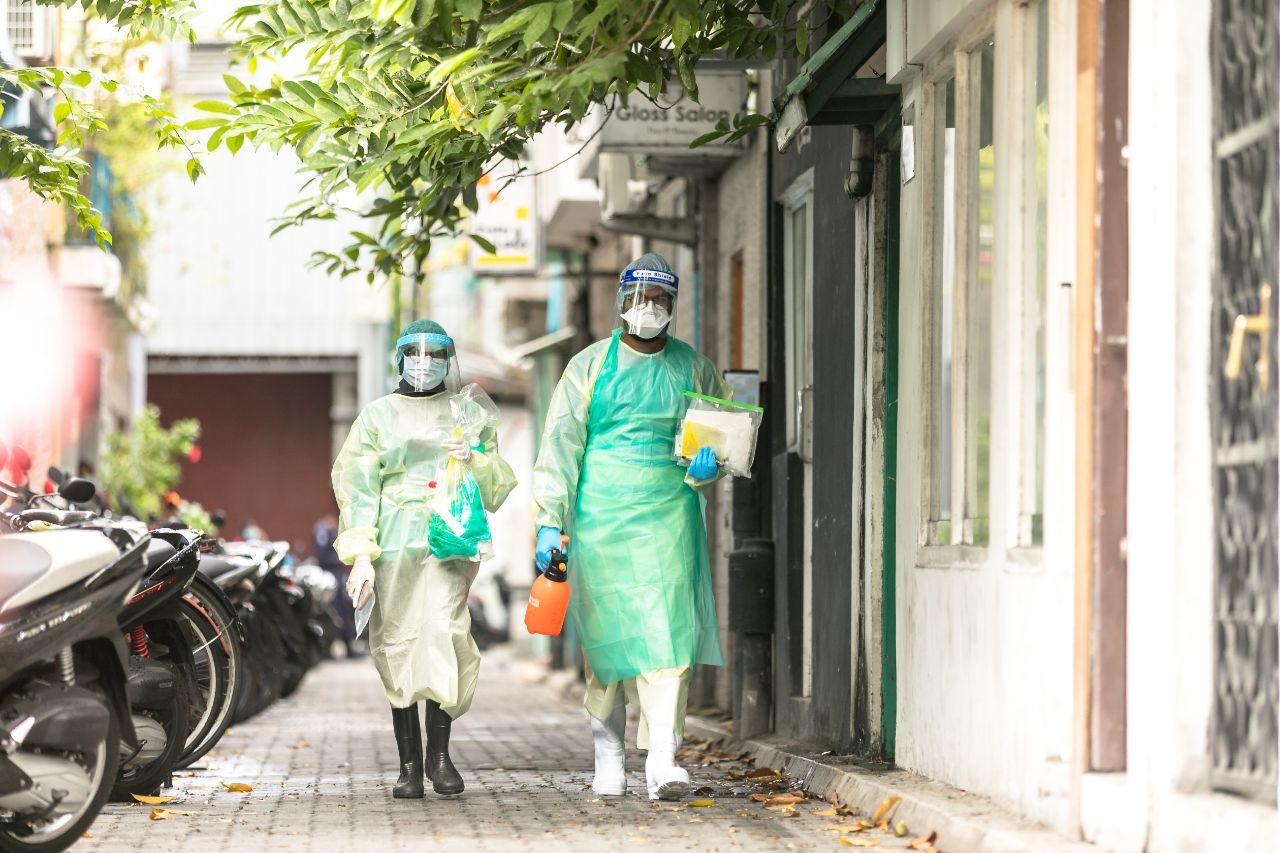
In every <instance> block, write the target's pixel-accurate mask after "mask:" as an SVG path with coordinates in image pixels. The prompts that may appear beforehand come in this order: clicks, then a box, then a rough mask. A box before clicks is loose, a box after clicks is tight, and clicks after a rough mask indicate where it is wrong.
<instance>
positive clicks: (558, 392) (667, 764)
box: [533, 253, 730, 799]
mask: <svg viewBox="0 0 1280 853" xmlns="http://www.w3.org/2000/svg"><path fill="white" fill-rule="evenodd" d="M678 284H679V282H678V279H677V277H676V276H675V275H674V274H673V273H672V271H671V268H670V266H669V265H668V264H667V262H666V261H665V260H664V259H663V258H662V257H661V256H659V255H656V254H652V253H650V254H646V255H644V256H642V257H640V258H638V259H636V260H635V261H633V262H632V263H631V264H629V265H628V266H627V268H626V269H625V270H623V272H622V274H621V275H620V276H619V287H618V298H617V304H616V307H617V311H618V315H619V317H620V318H621V320H622V321H623V323H624V324H625V328H619V329H615V330H614V332H613V334H612V335H611V336H610V337H609V338H607V339H605V340H602V341H597V342H596V343H594V344H592V345H590V346H588V347H587V348H586V349H584V350H583V351H582V352H580V353H578V354H577V355H576V356H575V357H574V358H573V359H572V360H571V361H570V362H569V365H568V366H567V367H566V368H565V372H564V375H563V377H561V379H560V382H559V384H558V385H557V386H556V389H555V392H554V393H553V395H552V397H551V403H550V407H549V409H548V413H547V420H546V426H545V428H544V432H543V437H542V444H541V449H540V451H539V454H538V459H537V462H536V464H535V466H534V482H533V494H534V503H535V505H536V509H537V520H536V523H537V524H538V525H539V528H538V546H537V560H538V566H539V568H540V569H545V568H546V566H547V564H548V562H549V561H550V559H551V550H552V549H553V548H559V547H560V542H561V534H562V533H568V534H569V535H570V537H571V542H570V544H569V549H568V554H569V584H570V589H571V595H570V599H569V618H570V620H571V621H572V625H573V626H574V629H575V631H576V633H577V636H578V637H579V638H581V641H582V648H583V652H584V654H585V655H586V658H587V661H588V662H589V663H590V670H591V672H590V676H589V678H588V683H587V687H588V689H587V696H586V706H587V710H588V712H589V713H590V715H591V728H592V734H593V738H594V740H595V753H596V774H595V780H594V782H593V785H592V787H593V789H594V790H595V791H596V793H599V794H609V795H619V794H623V793H625V791H626V774H625V772H624V769H623V744H622V735H623V729H624V726H625V719H626V713H625V705H626V704H627V702H628V701H629V702H630V703H631V704H633V705H638V706H639V709H640V730H639V735H638V738H637V745H638V746H639V747H640V748H641V749H647V750H648V756H647V758H646V761H645V775H646V781H647V787H648V792H649V796H650V798H651V799H678V798H679V797H681V796H683V795H684V793H685V792H687V790H688V788H689V775H688V773H686V772H685V771H684V770H683V769H681V768H680V767H679V766H678V765H677V764H676V762H675V750H676V747H677V746H678V744H679V742H680V739H681V737H682V735H683V727H684V714H685V702H686V698H687V696H688V685H689V675H690V671H691V668H692V667H693V666H694V665H696V664H711V665H723V663H724V659H723V656H722V654H721V650H720V636H719V632H718V629H717V626H716V614H715V601H714V598H713V594H712V586H711V570H710V563H709V560H708V557H707V532H706V524H705V521H704V516H703V498H702V496H701V495H700V494H699V492H698V490H699V489H700V488H702V487H704V486H706V485H707V484H709V483H711V482H714V481H715V480H716V479H717V478H718V477H719V475H720V471H719V466H718V464H717V462H716V459H715V455H714V454H713V453H711V452H710V450H705V451H704V452H700V453H699V455H698V456H697V457H696V458H695V459H694V460H693V463H692V464H691V465H690V466H689V467H688V469H687V470H686V469H685V468H683V467H681V466H680V465H679V464H678V463H677V462H676V461H675V458H674V455H673V448H674V445H675V436H676V430H677V428H678V426H679V423H680V420H681V418H682V417H683V416H684V413H685V410H686V408H687V401H688V398H687V397H686V396H685V394H684V392H686V391H692V392H695V393H699V394H707V395H711V396H715V397H720V398H728V397H729V395H730V391H729V388H728V387H727V386H726V384H725V382H724V380H723V378H722V377H721V376H720V373H719V371H717V370H716V367H715V365H713V364H712V363H711V361H710V360H709V359H707V358H706V357H705V356H702V355H700V354H698V353H697V352H695V351H694V350H693V348H692V347H690V346H689V345H688V344H686V343H684V342H683V341H680V340H677V339H676V338H674V337H672V336H670V335H669V334H668V327H669V326H670V324H671V320H672V318H673V316H674V312H675V302H676V295H677V288H678Z"/></svg>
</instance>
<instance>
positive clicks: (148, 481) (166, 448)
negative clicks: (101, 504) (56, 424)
mask: <svg viewBox="0 0 1280 853" xmlns="http://www.w3.org/2000/svg"><path fill="white" fill-rule="evenodd" d="M199 437H200V422H199V421H197V420H196V419H194V418H188V419H186V420H180V421H174V423H173V425H172V426H171V427H169V429H165V428H164V427H162V426H161V425H160V409H159V408H158V407H156V406H153V405H152V406H147V407H146V408H145V409H144V410H143V412H142V414H141V415H139V416H138V418H137V419H136V420H134V422H133V423H132V424H131V425H130V426H129V428H128V429H127V430H125V431H121V432H112V433H110V434H108V435H107V437H106V440H105V441H104V442H103V451H102V487H103V489H104V490H105V491H106V493H107V494H108V495H110V496H111V497H112V499H116V500H119V499H123V500H125V501H127V502H128V503H129V504H130V505H131V506H132V508H133V510H134V511H135V512H136V513H137V514H138V517H139V518H143V519H147V518H151V517H153V516H156V515H158V514H159V512H160V509H161V506H162V503H163V496H164V494H165V493H166V492H168V491H170V490H171V489H173V488H174V487H175V486H177V485H178V483H179V482H180V481H181V479H182V467H181V465H180V464H179V463H180V460H181V459H182V458H184V457H186V456H187V455H188V454H190V453H191V448H192V447H193V446H195V443H196V440H197V439H198V438H199Z"/></svg>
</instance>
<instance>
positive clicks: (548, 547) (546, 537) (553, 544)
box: [535, 525, 560, 572]
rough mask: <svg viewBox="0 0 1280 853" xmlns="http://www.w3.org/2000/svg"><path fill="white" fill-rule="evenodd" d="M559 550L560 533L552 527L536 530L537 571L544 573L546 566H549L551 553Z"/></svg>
mask: <svg viewBox="0 0 1280 853" xmlns="http://www.w3.org/2000/svg"><path fill="white" fill-rule="evenodd" d="M559 548H560V531H559V530H556V529H555V528H554V527H547V526H545V525H544V526H542V527H539V528H538V549H537V556H536V558H535V559H536V560H537V563H538V571H540V572H545V571H546V570H547V566H549V565H551V551H552V550H553V549H555V550H558V549H559Z"/></svg>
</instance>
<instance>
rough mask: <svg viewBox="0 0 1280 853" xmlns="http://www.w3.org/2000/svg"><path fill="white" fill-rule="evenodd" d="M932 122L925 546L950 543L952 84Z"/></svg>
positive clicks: (942, 91) (943, 85) (942, 89)
mask: <svg viewBox="0 0 1280 853" xmlns="http://www.w3.org/2000/svg"><path fill="white" fill-rule="evenodd" d="M934 93H935V98H936V100H935V103H934V121H933V128H934V134H933V163H934V171H933V209H934V217H935V218H934V234H933V278H934V281H933V298H932V312H933V318H932V321H933V322H932V332H933V334H932V339H933V341H934V354H933V358H932V362H933V363H932V365H931V388H930V398H931V399H930V403H931V417H930V419H929V429H930V443H931V445H932V448H931V454H930V482H929V530H928V534H927V536H928V541H929V542H930V543H931V544H949V543H950V542H951V464H952V463H951V392H952V361H953V358H954V348H953V345H952V335H953V330H952V322H953V319H954V316H953V307H954V306H953V300H954V296H955V257H956V168H955V167H956V161H955V157H956V81H955V78H954V77H953V78H951V79H949V80H946V81H944V82H940V83H938V84H936V86H935V87H934Z"/></svg>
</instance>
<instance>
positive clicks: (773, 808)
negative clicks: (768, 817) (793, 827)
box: [765, 804, 796, 812]
mask: <svg viewBox="0 0 1280 853" xmlns="http://www.w3.org/2000/svg"><path fill="white" fill-rule="evenodd" d="M765 809H767V810H768V811H771V812H793V811H795V810H796V807H795V806H793V805H789V804H783V805H778V806H765Z"/></svg>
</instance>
